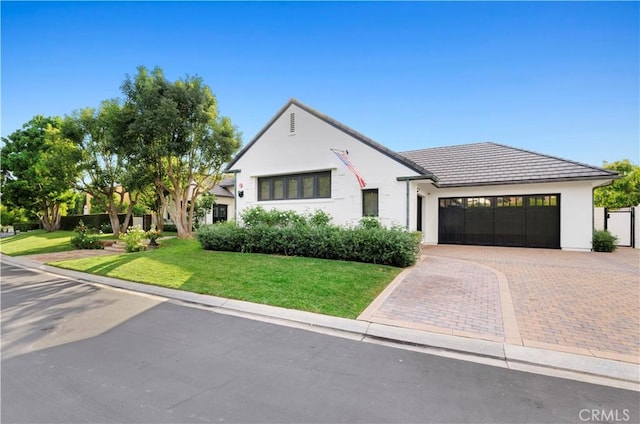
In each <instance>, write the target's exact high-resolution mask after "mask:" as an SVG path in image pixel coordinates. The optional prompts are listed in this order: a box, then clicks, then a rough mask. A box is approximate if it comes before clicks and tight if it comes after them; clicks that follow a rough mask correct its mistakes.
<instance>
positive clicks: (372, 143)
mask: <svg viewBox="0 0 640 424" xmlns="http://www.w3.org/2000/svg"><path fill="white" fill-rule="evenodd" d="M291 105H296V106H298V107H299V108H300V109H302V110H304V111H306V112H308V113H310V114H311V115H313V116H315V117H316V118H318V119H320V120H322V121H324V122H326V123H327V124H329V125H331V126H332V127H334V128H336V129H338V130H340V131H342V132H344V133H345V134H347V135H349V136H351V137H353V138H355V139H356V140H358V141H360V142H362V143H364V144H366V145H367V146H369V147H371V148H373V149H374V150H377V151H378V152H380V153H382V154H383V155H385V156H388V157H390V158H391V159H393V160H395V161H396V162H399V163H401V164H402V165H404V166H406V167H407V168H409V169H411V170H412V171H414V172H417V173H418V174H420V175H421V176H424V177H426V178H431V179H433V180H434V181H436V180H437V179H436V177H435V176H434V175H433V173H431V172H429V171H428V170H427V169H426V168H424V167H422V166H420V165H418V164H416V163H415V162H413V161H412V160H410V159H409V158H407V157H405V156H402V155H399V154H398V153H396V152H394V151H393V150H390V149H388V148H386V147H385V146H383V145H382V144H379V143H377V142H375V141H373V140H372V139H370V138H369V137H366V136H364V135H363V134H360V133H359V132H357V131H356V130H354V129H352V128H349V127H347V126H346V125H344V124H342V123H340V122H338V121H336V120H335V119H333V118H330V117H329V116H327V115H325V114H323V113H320V112H318V111H317V110H315V109H313V108H311V107H309V106H307V105H305V104H303V103H301V102H299V101H298V100H296V99H290V100H289V101H288V102H287V103H286V104H285V105H284V106H283V107H282V108H281V109H280V110H279V111H278V112H277V113H276V114H275V115H274V117H273V118H271V120H270V121H269V122H268V123H267V124H266V125H265V126H264V127H263V128H262V129H261V130H260V131H259V132H258V134H256V136H255V137H253V139H252V140H251V141H250V142H249V143H248V144H247V145H246V146H245V147H244V148H243V149H242V150H240V151H239V152H238V154H237V155H236V156H235V157H234V158H233V160H232V161H231V162H230V163H229V165H227V168H226V171H227V172H232V169H233V166H234V165H235V164H236V163H237V162H238V160H239V159H240V158H241V157H242V156H243V155H244V154H245V153H246V152H247V151H248V150H249V149H250V148H251V146H253V145H254V144H255V143H256V142H257V141H258V140H259V139H260V137H262V135H263V134H264V133H265V132H266V131H267V130H268V129H269V128H270V127H271V125H273V123H274V122H275V121H276V120H277V119H278V118H279V117H280V116H281V115H282V114H283V113H285V111H286V110H287V109H288V108H289V106H291Z"/></svg>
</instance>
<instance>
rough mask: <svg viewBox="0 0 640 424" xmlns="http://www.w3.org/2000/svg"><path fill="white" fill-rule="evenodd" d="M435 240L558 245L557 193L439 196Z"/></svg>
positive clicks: (555, 246)
mask: <svg viewBox="0 0 640 424" xmlns="http://www.w3.org/2000/svg"><path fill="white" fill-rule="evenodd" d="M438 216H439V221H438V243H441V244H474V245H486V246H518V247H545V248H556V249H558V248H560V195H559V194H540V195H527V196H522V195H515V196H511V195H507V196H485V197H451V198H440V199H439V214H438Z"/></svg>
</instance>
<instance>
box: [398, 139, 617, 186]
mask: <svg viewBox="0 0 640 424" xmlns="http://www.w3.org/2000/svg"><path fill="white" fill-rule="evenodd" d="M400 154H401V155H402V156H404V157H406V158H407V159H409V160H411V161H413V162H415V163H417V164H418V165H420V166H421V167H423V168H425V169H428V170H429V171H431V172H432V173H433V174H435V175H436V176H437V177H438V180H439V183H438V186H440V187H463V186H477V185H494V184H515V183H539V182H553V181H576V180H592V179H594V180H595V179H603V178H616V177H617V175H618V174H617V173H616V172H614V171H608V170H605V169H602V168H598V167H596V166H591V165H585V164H582V163H578V162H573V161H570V160H566V159H561V158H557V157H553V156H548V155H543V154H540V153H535V152H530V151H528V150H522V149H518V148H515V147H509V146H505V145H502V144H497V143H491V142H486V143H475V144H464V145H460V146H450V147H434V148H429V149H421V150H412V151H408V152H401V153H400Z"/></svg>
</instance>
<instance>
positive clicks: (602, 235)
mask: <svg viewBox="0 0 640 424" xmlns="http://www.w3.org/2000/svg"><path fill="white" fill-rule="evenodd" d="M617 241H618V237H616V236H614V235H613V234H611V233H610V232H609V231H607V230H596V231H594V232H593V239H592V241H591V244H592V245H593V250H594V251H596V252H613V251H614V250H616V247H617V246H616V242H617Z"/></svg>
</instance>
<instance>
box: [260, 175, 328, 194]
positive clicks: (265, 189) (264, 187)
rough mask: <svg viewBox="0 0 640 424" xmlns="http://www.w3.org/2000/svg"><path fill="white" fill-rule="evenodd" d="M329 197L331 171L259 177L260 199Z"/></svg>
mask: <svg viewBox="0 0 640 424" xmlns="http://www.w3.org/2000/svg"><path fill="white" fill-rule="evenodd" d="M329 198H331V171H324V172H313V173H309V174H290V175H277V176H273V177H259V178H258V200H289V199H329Z"/></svg>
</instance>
